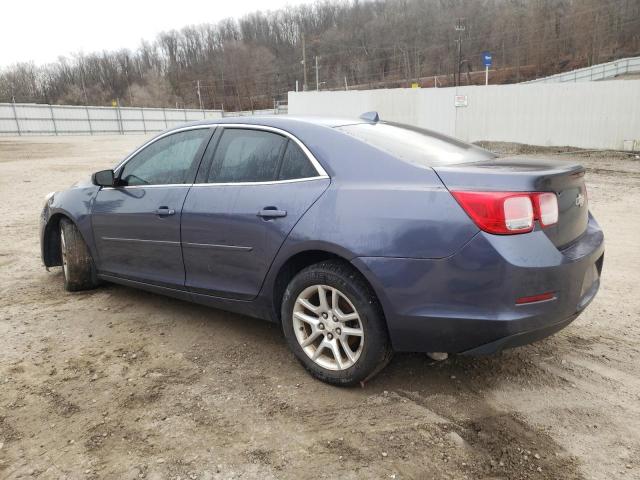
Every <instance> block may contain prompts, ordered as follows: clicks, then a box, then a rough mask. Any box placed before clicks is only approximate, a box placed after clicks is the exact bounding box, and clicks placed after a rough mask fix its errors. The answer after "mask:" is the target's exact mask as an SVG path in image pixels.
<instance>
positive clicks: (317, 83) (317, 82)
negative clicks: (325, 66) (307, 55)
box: [316, 55, 320, 92]
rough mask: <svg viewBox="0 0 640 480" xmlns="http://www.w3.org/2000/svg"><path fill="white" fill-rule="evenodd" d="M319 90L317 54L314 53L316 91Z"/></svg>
mask: <svg viewBox="0 0 640 480" xmlns="http://www.w3.org/2000/svg"><path fill="white" fill-rule="evenodd" d="M319 90H320V82H319V81H318V56H317V55H316V92H317V91H319Z"/></svg>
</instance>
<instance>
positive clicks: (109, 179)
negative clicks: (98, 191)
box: [91, 170, 115, 187]
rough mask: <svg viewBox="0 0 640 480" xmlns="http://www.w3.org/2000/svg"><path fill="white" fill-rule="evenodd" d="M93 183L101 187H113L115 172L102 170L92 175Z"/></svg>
mask: <svg viewBox="0 0 640 480" xmlns="http://www.w3.org/2000/svg"><path fill="white" fill-rule="evenodd" d="M91 181H92V182H93V184H94V185H98V186H99V187H113V186H114V184H115V177H114V175H113V170H100V171H99V172H96V173H94V174H93V175H91Z"/></svg>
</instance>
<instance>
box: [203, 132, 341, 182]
mask: <svg viewBox="0 0 640 480" xmlns="http://www.w3.org/2000/svg"><path fill="white" fill-rule="evenodd" d="M215 125H216V126H217V127H221V130H222V133H221V134H220V135H222V134H224V130H225V129H227V128H237V129H242V130H261V131H265V132H271V133H276V134H278V135H282V136H283V137H285V138H287V139H289V140H292V141H293V142H295V143H296V145H297V146H298V147H299V148H300V150H302V153H303V154H304V155H305V156H306V157H307V160H309V162H310V163H311V165H312V166H313V168H314V169H315V171H316V173H317V175H315V176H313V177H304V178H292V179H289V180H267V181H260V182H218V183H208V182H203V183H194V184H193V186H194V187H214V186H220V187H224V186H231V185H240V186H242V185H245V186H248V185H273V184H278V183H294V182H308V181H311V180H319V179H328V178H329V175H328V174H327V172H326V170H325V169H324V168H323V167H322V165H321V164H320V162H319V161H318V159H316V157H315V156H314V155H313V153H311V151H310V150H309V149H308V148H307V146H306V145H305V144H304V143H302V142H301V141H300V140H299V139H298V138H297V137H296V136H295V135H293V134H291V133H289V132H287V131H286V130H282V129H280V128H277V127H270V126H267V125H252V124H247V123H217V124H215ZM216 148H217V147H216Z"/></svg>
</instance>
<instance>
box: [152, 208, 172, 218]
mask: <svg viewBox="0 0 640 480" xmlns="http://www.w3.org/2000/svg"><path fill="white" fill-rule="evenodd" d="M175 213H176V211H175V210H174V209H173V208H169V207H160V208H158V209H157V210H156V214H157V215H158V216H160V217H168V216H170V215H175Z"/></svg>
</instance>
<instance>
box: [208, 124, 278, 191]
mask: <svg viewBox="0 0 640 480" xmlns="http://www.w3.org/2000/svg"><path fill="white" fill-rule="evenodd" d="M286 143H287V139H286V138H285V137H283V136H282V135H278V134H276V133H271V132H265V131H262V130H250V129H240V128H229V129H225V131H224V133H223V134H222V138H221V139H220V142H219V144H218V147H217V148H216V152H215V155H214V157H213V164H212V168H211V171H210V172H209V178H208V179H207V182H208V183H232V182H266V181H271V180H274V179H275V178H276V175H277V170H278V165H279V163H280V159H281V158H282V154H283V150H284V148H285V146H286Z"/></svg>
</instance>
